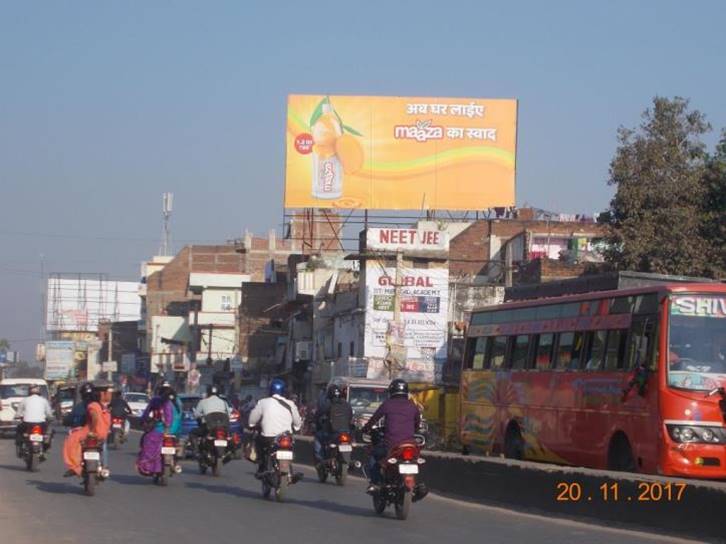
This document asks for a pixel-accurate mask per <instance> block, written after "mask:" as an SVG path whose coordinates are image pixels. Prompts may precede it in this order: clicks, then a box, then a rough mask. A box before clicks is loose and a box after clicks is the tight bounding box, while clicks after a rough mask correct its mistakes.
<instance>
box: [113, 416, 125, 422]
mask: <svg viewBox="0 0 726 544" xmlns="http://www.w3.org/2000/svg"><path fill="white" fill-rule="evenodd" d="M113 422H114V423H123V422H124V421H123V419H121V418H120V417H115V418H113Z"/></svg>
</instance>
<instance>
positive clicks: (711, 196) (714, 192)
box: [701, 129, 726, 277]
mask: <svg viewBox="0 0 726 544" xmlns="http://www.w3.org/2000/svg"><path fill="white" fill-rule="evenodd" d="M703 181H704V190H705V195H704V199H703V212H702V213H703V218H704V221H703V225H702V228H701V234H702V236H703V237H704V239H705V240H706V241H707V243H708V256H709V258H708V265H707V266H708V272H709V273H710V274H711V275H712V276H717V277H724V276H726V129H724V130H723V131H722V132H721V140H720V142H719V143H718V145H717V146H716V151H715V152H714V153H713V154H712V155H710V156H709V157H708V160H707V161H706V172H705V175H704V178H703Z"/></svg>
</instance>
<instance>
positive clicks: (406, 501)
mask: <svg viewBox="0 0 726 544" xmlns="http://www.w3.org/2000/svg"><path fill="white" fill-rule="evenodd" d="M395 508H396V517H397V518H398V519H401V520H403V519H406V518H407V517H408V512H409V510H411V492H410V491H408V490H406V491H404V492H403V495H402V496H401V497H400V498H399V499H398V502H397V503H396V504H395Z"/></svg>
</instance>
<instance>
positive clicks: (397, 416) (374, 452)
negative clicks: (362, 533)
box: [362, 378, 421, 493]
mask: <svg viewBox="0 0 726 544" xmlns="http://www.w3.org/2000/svg"><path fill="white" fill-rule="evenodd" d="M388 396H389V398H388V400H386V401H385V402H384V403H383V404H381V405H380V406H379V407H378V410H376V411H375V413H374V414H373V415H372V416H371V418H370V419H369V420H368V423H366V424H365V425H364V426H363V429H362V431H363V433H366V434H368V433H370V432H371V430H372V428H373V426H374V425H375V424H376V423H378V422H379V421H380V420H381V419H383V418H385V430H384V434H383V439H382V440H381V441H379V442H377V443H374V444H373V445H372V448H371V455H370V457H369V459H368V474H369V476H370V485H369V486H368V493H375V492H377V491H378V489H379V486H380V484H381V467H380V461H381V460H382V459H383V458H384V457H385V456H386V454H387V453H388V451H389V450H390V449H391V448H393V447H395V446H397V445H398V444H401V443H403V442H409V441H413V439H414V434H415V433H416V432H417V431H418V430H419V427H420V425H421V413H420V412H419V409H418V408H417V406H416V405H415V404H414V403H413V402H412V401H411V400H409V398H408V383H406V381H405V380H402V379H399V378H397V379H395V380H393V381H392V382H391V383H390V385H389V386H388Z"/></svg>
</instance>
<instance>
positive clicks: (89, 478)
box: [81, 436, 110, 497]
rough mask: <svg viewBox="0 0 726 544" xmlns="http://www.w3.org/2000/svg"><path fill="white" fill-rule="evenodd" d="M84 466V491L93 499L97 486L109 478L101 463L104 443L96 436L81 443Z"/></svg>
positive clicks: (89, 437)
mask: <svg viewBox="0 0 726 544" xmlns="http://www.w3.org/2000/svg"><path fill="white" fill-rule="evenodd" d="M81 452H82V464H81V478H82V479H83V490H84V491H85V492H86V495H88V496H89V497H93V495H95V494H96V486H97V485H98V484H100V483H101V482H102V481H103V480H105V479H106V478H108V476H109V474H110V473H109V471H108V469H107V468H106V467H104V466H103V464H102V462H101V454H102V452H103V442H102V441H101V440H99V439H98V438H96V437H95V436H87V437H86V439H85V440H84V441H82V442H81Z"/></svg>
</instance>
